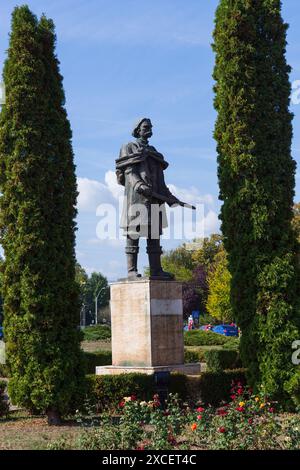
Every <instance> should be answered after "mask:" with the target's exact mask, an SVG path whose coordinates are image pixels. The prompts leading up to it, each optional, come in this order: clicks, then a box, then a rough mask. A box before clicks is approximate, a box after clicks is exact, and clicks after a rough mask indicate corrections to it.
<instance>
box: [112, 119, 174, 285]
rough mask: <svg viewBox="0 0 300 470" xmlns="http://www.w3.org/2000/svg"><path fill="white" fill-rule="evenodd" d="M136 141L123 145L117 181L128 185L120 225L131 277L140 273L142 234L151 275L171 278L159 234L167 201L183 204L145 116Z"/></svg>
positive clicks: (151, 277)
mask: <svg viewBox="0 0 300 470" xmlns="http://www.w3.org/2000/svg"><path fill="white" fill-rule="evenodd" d="M132 135H133V137H135V138H136V141H135V142H129V143H128V144H125V145H123V146H122V148H121V150H120V156H119V158H118V159H117V160H116V174H117V179H118V183H119V184H121V185H123V186H125V200H124V206H123V213H122V217H121V224H120V226H121V228H123V230H124V234H125V235H126V237H127V243H126V250H125V251H126V255H127V267H128V278H129V279H136V278H138V277H141V275H140V274H138V270H137V257H138V251H139V238H140V237H145V238H147V253H148V257H149V265H150V279H164V280H171V279H173V278H174V276H173V275H172V274H170V273H168V272H165V271H163V269H162V267H161V260H160V257H161V254H162V248H161V246H160V235H162V229H163V228H165V227H167V218H166V210H165V205H164V202H167V204H168V205H169V206H172V205H173V204H181V205H182V204H183V203H181V201H179V200H178V199H177V198H176V197H175V196H174V195H173V194H172V193H171V192H170V190H169V188H168V187H167V186H166V184H165V180H164V173H163V172H164V170H165V169H166V168H167V167H168V163H167V162H166V161H165V159H164V157H163V155H162V154H161V153H159V152H158V151H157V150H156V149H155V148H154V147H153V146H151V145H149V143H148V140H149V138H150V137H151V136H152V124H151V121H150V119H148V118H142V119H139V121H138V122H137V123H136V125H135V127H134V129H133V132H132Z"/></svg>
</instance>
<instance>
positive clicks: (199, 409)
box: [196, 406, 205, 413]
mask: <svg viewBox="0 0 300 470" xmlns="http://www.w3.org/2000/svg"><path fill="white" fill-rule="evenodd" d="M196 411H198V413H203V411H205V410H204V408H202V406H199V408H197V410H196Z"/></svg>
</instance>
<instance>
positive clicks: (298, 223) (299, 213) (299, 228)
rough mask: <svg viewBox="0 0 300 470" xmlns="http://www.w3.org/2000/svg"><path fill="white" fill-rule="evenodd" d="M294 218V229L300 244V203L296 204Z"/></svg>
mask: <svg viewBox="0 0 300 470" xmlns="http://www.w3.org/2000/svg"><path fill="white" fill-rule="evenodd" d="M293 211H294V216H293V219H292V227H293V229H294V231H295V233H296V237H297V240H298V242H299V243H300V202H298V203H297V204H294V209H293Z"/></svg>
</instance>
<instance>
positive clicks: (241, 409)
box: [236, 406, 245, 412]
mask: <svg viewBox="0 0 300 470" xmlns="http://www.w3.org/2000/svg"><path fill="white" fill-rule="evenodd" d="M236 410H237V411H241V412H243V411H245V408H244V407H243V406H238V407H237V408H236Z"/></svg>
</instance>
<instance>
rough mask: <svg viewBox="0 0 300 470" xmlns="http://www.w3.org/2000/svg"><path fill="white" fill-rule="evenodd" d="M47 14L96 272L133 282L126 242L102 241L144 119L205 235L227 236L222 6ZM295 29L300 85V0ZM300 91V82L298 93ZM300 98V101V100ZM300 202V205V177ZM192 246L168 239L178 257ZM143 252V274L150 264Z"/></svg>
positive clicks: (70, 1) (80, 235)
mask: <svg viewBox="0 0 300 470" xmlns="http://www.w3.org/2000/svg"><path fill="white" fill-rule="evenodd" d="M22 3H23V2H20V3H18V2H16V0H14V1H11V0H1V4H0V65H1V68H2V65H3V61H4V58H5V51H6V49H7V46H8V33H9V29H10V15H11V12H12V10H13V8H14V7H15V6H16V5H17V4H22ZM27 4H28V5H29V7H30V8H31V9H32V11H33V12H34V13H35V14H37V15H38V16H39V15H40V14H41V13H43V12H44V13H45V14H46V15H47V16H48V17H50V18H52V19H53V20H54V22H55V25H56V32H57V39H58V41H57V54H58V57H59V60H60V62H61V72H62V74H63V76H64V88H65V93H66V106H67V111H68V115H69V119H70V121H71V126H72V129H73V147H74V153H75V161H76V165H77V177H78V185H79V190H80V195H79V200H78V210H79V214H78V219H77V222H78V231H77V246H76V249H77V257H78V261H79V262H80V264H81V265H82V266H83V267H84V268H85V269H86V270H87V272H89V273H91V272H92V271H94V270H96V271H101V272H102V273H103V274H105V275H106V276H107V277H108V278H109V280H114V279H116V278H118V277H122V276H123V277H124V275H125V274H126V273H125V256H124V254H123V252H124V240H121V241H117V240H110V241H109V240H99V239H98V238H97V235H96V226H97V223H98V222H99V216H97V215H96V207H97V205H98V204H100V203H106V202H112V203H115V202H116V198H117V197H118V196H119V195H120V189H121V188H120V187H117V185H116V183H115V180H114V173H113V171H114V162H115V158H117V157H118V153H119V149H120V146H121V144H122V143H124V142H127V141H129V140H131V130H132V125H133V123H134V122H135V120H136V118H138V117H140V116H147V117H150V118H151V119H152V122H153V126H154V128H153V131H154V134H153V137H152V141H151V142H152V144H153V145H155V146H156V148H157V149H158V150H159V151H160V152H162V153H163V154H164V156H165V158H166V160H167V161H169V162H170V167H169V168H168V170H167V171H166V181H167V183H168V184H169V185H171V189H172V190H173V191H174V192H175V193H176V194H177V195H179V196H181V197H182V198H185V199H186V200H187V202H192V201H195V202H203V203H204V209H205V214H204V216H205V219H204V222H205V225H204V229H205V233H206V234H209V233H212V232H214V231H217V230H218V227H219V223H218V219H217V214H218V212H219V207H220V202H219V201H218V184H217V176H216V170H217V166H216V152H215V142H214V140H213V137H212V133H213V128H214V121H215V117H216V115H215V111H214V109H213V93H212V86H213V81H212V77H211V74H212V70H213V64H214V55H213V52H212V50H211V42H212V30H213V26H214V23H213V22H214V13H215V9H216V6H217V4H218V1H217V0H209V1H207V2H199V0H151V2H149V1H146V0H139V1H137V0H113V1H108V0H47V1H46V0H32V1H28V2H27ZM283 16H284V19H285V21H287V22H288V23H289V24H290V29H289V31H288V42H289V45H288V50H287V58H288V62H289V63H290V65H291V66H292V68H293V71H292V74H291V81H293V82H294V81H296V80H300V30H299V27H298V21H299V20H300V2H299V0H283ZM298 87H299V88H300V84H299V86H298ZM297 97H300V93H299V94H297V96H296V98H297ZM293 101H294V104H292V105H291V109H292V111H293V112H294V114H295V118H294V123H293V124H294V139H293V156H294V158H295V159H296V160H297V161H298V162H299V159H300V132H299V131H300V103H299V104H296V101H299V102H300V99H299V100H293ZM296 182H297V188H296V200H297V201H298V200H300V176H299V170H298V173H297V180H296ZM181 241H184V240H164V241H163V247H164V248H165V249H169V248H172V247H175V246H177V245H178V244H180V242H181ZM144 245H145V244H144V241H143V242H142V244H141V246H142V248H141V255H140V262H139V266H140V270H141V271H142V269H143V267H144V266H145V265H146V264H147V258H146V255H145V253H144V251H145V250H144Z"/></svg>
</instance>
